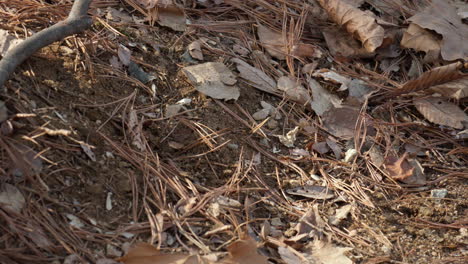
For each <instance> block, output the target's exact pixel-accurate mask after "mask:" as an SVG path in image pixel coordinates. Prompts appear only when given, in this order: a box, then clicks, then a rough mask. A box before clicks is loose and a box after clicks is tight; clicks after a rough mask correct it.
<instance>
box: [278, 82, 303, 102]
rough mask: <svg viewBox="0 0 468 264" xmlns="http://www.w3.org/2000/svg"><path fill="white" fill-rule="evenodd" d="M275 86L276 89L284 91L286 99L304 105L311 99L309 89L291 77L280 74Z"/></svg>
mask: <svg viewBox="0 0 468 264" xmlns="http://www.w3.org/2000/svg"><path fill="white" fill-rule="evenodd" d="M277 87H278V90H281V91H283V92H284V96H285V97H286V98H287V99H289V100H293V101H296V102H298V103H300V104H302V105H305V104H306V103H308V102H309V101H310V99H311V98H310V95H309V91H308V90H307V89H306V88H304V86H302V85H301V84H300V82H299V81H298V80H294V79H292V78H291V77H288V76H281V77H280V78H279V79H278V84H277Z"/></svg>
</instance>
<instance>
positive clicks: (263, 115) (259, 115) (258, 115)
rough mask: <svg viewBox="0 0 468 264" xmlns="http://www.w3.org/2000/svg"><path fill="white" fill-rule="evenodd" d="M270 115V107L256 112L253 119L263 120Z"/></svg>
mask: <svg viewBox="0 0 468 264" xmlns="http://www.w3.org/2000/svg"><path fill="white" fill-rule="evenodd" d="M268 115H270V110H269V109H262V110H260V111H257V112H255V113H254V114H253V115H252V117H253V119H255V120H257V121H259V120H263V119H265V118H267V117H268Z"/></svg>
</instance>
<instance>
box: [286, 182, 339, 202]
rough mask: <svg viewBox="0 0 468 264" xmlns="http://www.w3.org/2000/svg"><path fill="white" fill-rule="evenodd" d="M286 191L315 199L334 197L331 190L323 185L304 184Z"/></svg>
mask: <svg viewBox="0 0 468 264" xmlns="http://www.w3.org/2000/svg"><path fill="white" fill-rule="evenodd" d="M286 193H288V194H292V195H297V196H302V197H307V198H311V199H317V200H327V199H331V198H333V197H335V194H334V193H333V191H331V190H330V189H328V188H327V187H324V186H319V185H304V186H299V187H296V188H292V189H288V190H286Z"/></svg>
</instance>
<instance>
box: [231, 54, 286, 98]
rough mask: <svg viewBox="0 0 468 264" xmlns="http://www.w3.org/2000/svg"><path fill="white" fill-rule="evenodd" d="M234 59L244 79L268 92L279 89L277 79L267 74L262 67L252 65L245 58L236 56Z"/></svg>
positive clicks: (275, 91)
mask: <svg viewBox="0 0 468 264" xmlns="http://www.w3.org/2000/svg"><path fill="white" fill-rule="evenodd" d="M232 61H233V62H235V63H237V70H238V71H239V73H240V77H242V79H244V80H245V81H246V82H247V83H248V84H250V85H252V86H253V87H255V88H257V89H259V90H261V91H264V92H267V93H274V94H276V93H277V91H278V89H276V82H275V80H273V79H272V78H270V76H268V75H266V73H264V72H263V71H261V70H260V69H257V68H255V67H253V66H250V65H249V64H248V63H246V62H244V61H243V60H240V59H237V58H234V59H232Z"/></svg>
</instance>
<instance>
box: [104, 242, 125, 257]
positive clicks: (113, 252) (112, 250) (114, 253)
mask: <svg viewBox="0 0 468 264" xmlns="http://www.w3.org/2000/svg"><path fill="white" fill-rule="evenodd" d="M106 253H107V256H108V257H121V256H122V251H120V250H118V249H117V248H116V247H114V246H113V245H111V244H107V245H106Z"/></svg>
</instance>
